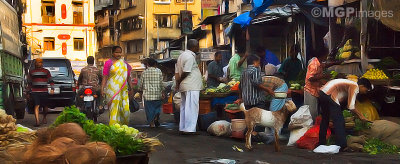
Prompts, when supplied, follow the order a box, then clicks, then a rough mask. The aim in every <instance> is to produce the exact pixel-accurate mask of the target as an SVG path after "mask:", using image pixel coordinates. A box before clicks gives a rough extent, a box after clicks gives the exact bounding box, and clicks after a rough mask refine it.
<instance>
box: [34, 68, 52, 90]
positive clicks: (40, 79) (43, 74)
mask: <svg viewBox="0 0 400 164" xmlns="http://www.w3.org/2000/svg"><path fill="white" fill-rule="evenodd" d="M28 82H29V87H30V88H31V91H32V92H48V89H47V85H48V84H49V83H50V85H54V84H53V82H52V80H51V74H50V71H49V70H47V69H45V68H37V69H33V70H30V71H29V76H28Z"/></svg>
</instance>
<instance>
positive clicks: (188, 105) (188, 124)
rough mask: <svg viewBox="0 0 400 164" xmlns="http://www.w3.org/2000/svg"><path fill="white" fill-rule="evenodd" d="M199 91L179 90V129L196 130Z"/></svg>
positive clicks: (182, 130) (183, 130)
mask: <svg viewBox="0 0 400 164" xmlns="http://www.w3.org/2000/svg"><path fill="white" fill-rule="evenodd" d="M199 98H200V91H186V92H181V100H182V102H181V108H180V109H181V111H180V113H181V118H180V122H179V131H181V132H196V125H197V117H198V115H199Z"/></svg>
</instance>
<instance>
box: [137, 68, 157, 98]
mask: <svg viewBox="0 0 400 164" xmlns="http://www.w3.org/2000/svg"><path fill="white" fill-rule="evenodd" d="M162 80H163V76H162V72H161V70H160V69H158V68H154V67H149V68H147V69H146V70H144V71H143V73H142V77H141V78H140V82H139V85H140V86H139V88H140V90H142V91H143V96H144V99H145V100H146V101H151V100H161V97H162V96H161V94H162V91H163V85H162Z"/></svg>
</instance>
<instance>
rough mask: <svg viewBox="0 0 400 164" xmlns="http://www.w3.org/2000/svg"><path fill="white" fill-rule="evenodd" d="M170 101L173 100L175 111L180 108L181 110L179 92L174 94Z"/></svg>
mask: <svg viewBox="0 0 400 164" xmlns="http://www.w3.org/2000/svg"><path fill="white" fill-rule="evenodd" d="M172 99H173V102H174V105H175V109H176V110H180V108H181V92H177V93H175V95H174V97H173V98H172Z"/></svg>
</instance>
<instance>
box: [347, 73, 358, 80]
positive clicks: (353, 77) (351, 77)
mask: <svg viewBox="0 0 400 164" xmlns="http://www.w3.org/2000/svg"><path fill="white" fill-rule="evenodd" d="M346 78H347V79H348V80H351V81H354V82H357V81H358V76H356V75H351V74H350V75H347V76H346Z"/></svg>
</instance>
